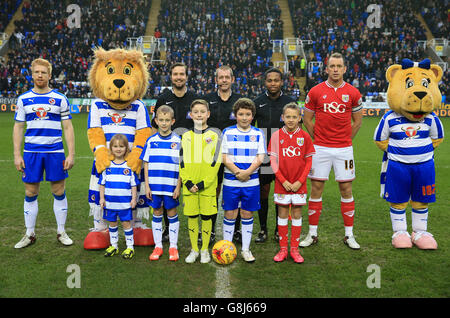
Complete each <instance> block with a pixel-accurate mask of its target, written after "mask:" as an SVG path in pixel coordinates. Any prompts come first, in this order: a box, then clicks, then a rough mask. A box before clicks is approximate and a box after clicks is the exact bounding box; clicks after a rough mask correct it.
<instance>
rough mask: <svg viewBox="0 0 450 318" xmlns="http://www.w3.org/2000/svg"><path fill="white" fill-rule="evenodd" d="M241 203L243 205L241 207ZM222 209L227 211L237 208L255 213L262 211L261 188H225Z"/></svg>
mask: <svg viewBox="0 0 450 318" xmlns="http://www.w3.org/2000/svg"><path fill="white" fill-rule="evenodd" d="M239 202H240V203H241V205H240V206H239ZM222 208H223V209H224V210H225V211H230V210H236V209H237V208H241V209H244V210H246V211H250V212H254V211H258V210H259V209H261V202H260V187H259V186H255V187H242V188H240V187H229V186H223V192H222Z"/></svg>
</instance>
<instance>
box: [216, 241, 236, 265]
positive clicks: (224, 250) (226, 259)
mask: <svg viewBox="0 0 450 318" xmlns="http://www.w3.org/2000/svg"><path fill="white" fill-rule="evenodd" d="M236 255H237V252H236V246H235V245H234V244H233V242H230V241H227V240H221V241H218V242H217V243H216V244H214V246H213V248H212V257H213V259H214V261H215V262H216V263H217V264H221V265H228V264H231V263H233V261H234V259H235V258H236Z"/></svg>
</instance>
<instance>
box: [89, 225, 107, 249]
mask: <svg viewBox="0 0 450 318" xmlns="http://www.w3.org/2000/svg"><path fill="white" fill-rule="evenodd" d="M108 246H109V231H108V230H104V231H92V232H89V233H88V235H87V236H86V238H85V239H84V249H86V250H100V249H105V248H107V247H108Z"/></svg>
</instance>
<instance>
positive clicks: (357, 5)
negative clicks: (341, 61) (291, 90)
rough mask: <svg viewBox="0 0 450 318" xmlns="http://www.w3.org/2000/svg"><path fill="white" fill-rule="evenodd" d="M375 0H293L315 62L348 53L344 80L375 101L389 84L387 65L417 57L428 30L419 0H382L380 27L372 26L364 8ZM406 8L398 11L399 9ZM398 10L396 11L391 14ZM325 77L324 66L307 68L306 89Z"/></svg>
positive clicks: (299, 28)
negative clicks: (423, 24)
mask: <svg viewBox="0 0 450 318" xmlns="http://www.w3.org/2000/svg"><path fill="white" fill-rule="evenodd" d="M372 2H373V1H370V0H363V1H354V0H333V1H327V2H326V3H325V1H320V0H305V1H301V2H300V1H294V0H289V5H290V9H291V13H293V14H292V17H293V23H294V26H295V30H296V32H295V33H296V36H297V37H299V38H301V39H305V40H312V42H313V44H312V46H311V47H310V48H309V49H310V50H309V51H310V54H311V61H318V62H322V63H323V64H322V65H323V66H324V65H326V62H327V59H328V56H329V55H330V54H331V53H332V52H334V51H341V52H343V53H344V54H345V56H346V59H347V63H348V71H347V78H346V80H347V81H348V82H349V83H352V84H353V85H354V86H355V87H358V88H359V90H360V91H361V93H362V94H363V95H364V96H366V97H369V98H370V99H372V98H374V99H377V100H382V99H383V97H382V96H381V95H380V94H379V93H382V92H385V91H386V89H387V82H386V80H385V76H384V70H385V68H386V66H388V65H391V64H393V63H398V62H399V61H401V59H402V58H405V57H408V58H411V59H415V60H419V59H421V58H423V56H424V48H423V47H421V46H420V45H419V44H418V42H417V41H418V40H426V35H425V30H424V29H423V28H422V27H421V26H420V24H419V23H408V21H416V19H415V17H414V11H415V10H418V8H417V6H416V3H415V1H412V0H406V1H381V3H382V8H381V21H382V24H381V28H373V29H369V27H368V25H367V23H366V22H367V18H368V16H369V13H368V12H366V9H367V6H368V5H369V4H371V3H372ZM400 7H401V8H404V9H405V10H402V11H398V8H400ZM391 12H396V14H395V15H393V14H390V13H391ZM324 79H326V74H325V73H324V67H322V69H321V68H320V67H319V66H315V67H313V68H311V69H310V70H309V73H308V76H307V83H306V88H305V90H306V91H308V90H309V89H310V88H311V87H312V86H313V85H314V84H315V83H317V82H321V81H323V80H324Z"/></svg>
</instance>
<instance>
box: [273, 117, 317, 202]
mask: <svg viewBox="0 0 450 318" xmlns="http://www.w3.org/2000/svg"><path fill="white" fill-rule="evenodd" d="M268 153H269V155H270V158H271V159H270V162H271V166H272V169H273V171H274V173H275V188H274V192H275V193H278V194H294V193H293V192H288V191H286V189H285V188H284V187H283V183H284V182H285V181H286V180H287V181H289V182H290V183H294V182H296V181H300V182H301V183H302V186H301V187H300V189H298V191H297V192H295V193H296V194H300V193H307V188H306V177H307V176H308V173H309V169H308V171H305V170H306V169H305V166H306V158H307V157H310V156H312V155H313V154H315V150H314V145H313V142H312V140H311V137H310V136H309V134H308V133H306V132H305V131H303V130H302V129H300V127H299V128H297V130H295V131H294V132H291V133H290V132H288V131H287V130H286V126H285V127H283V128H281V129H279V130H277V131H276V132H275V133H274V134H273V135H272V137H271V138H270V142H269V147H268Z"/></svg>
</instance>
